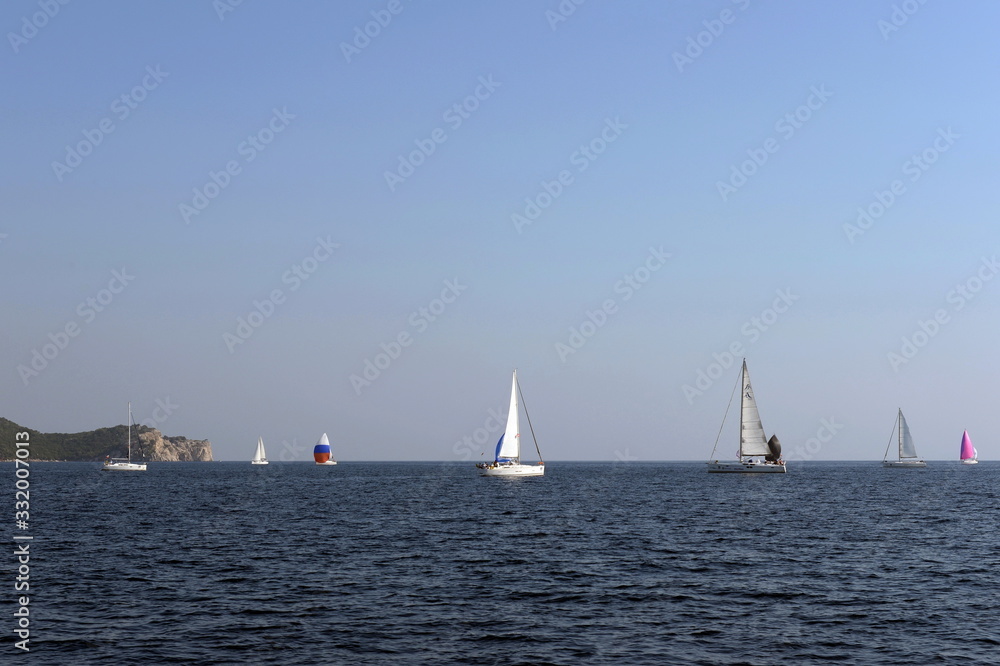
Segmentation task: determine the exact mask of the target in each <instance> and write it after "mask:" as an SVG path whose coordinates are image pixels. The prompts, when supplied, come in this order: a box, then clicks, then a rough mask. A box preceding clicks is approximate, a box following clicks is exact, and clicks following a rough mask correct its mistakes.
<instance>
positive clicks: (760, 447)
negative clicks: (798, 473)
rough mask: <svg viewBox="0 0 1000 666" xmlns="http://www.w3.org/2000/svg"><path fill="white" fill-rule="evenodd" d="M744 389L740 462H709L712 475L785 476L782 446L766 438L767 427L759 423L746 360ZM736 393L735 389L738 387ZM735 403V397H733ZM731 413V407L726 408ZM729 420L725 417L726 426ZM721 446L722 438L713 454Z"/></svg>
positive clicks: (742, 395) (744, 362)
mask: <svg viewBox="0 0 1000 666" xmlns="http://www.w3.org/2000/svg"><path fill="white" fill-rule="evenodd" d="M739 386H742V387H743V391H742V393H741V395H740V450H739V453H738V456H739V457H738V459H737V460H722V461H720V460H712V461H711V462H709V463H708V471H709V472H741V473H750V474H775V473H777V474H783V473H784V472H785V461H784V460H782V459H781V443H780V442H779V441H778V438H777V436H776V435H771V439H767V437H766V436H765V435H764V426H763V425H761V422H760V413H759V412H758V411H757V400H756V398H754V395H753V387H751V386H750V372H749V371H748V370H747V360H746V359H743V372H742V383H741V384H739ZM733 390H736V389H735V387H734V388H733ZM730 404H732V398H730ZM726 414H729V408H728V407H727V408H726ZM725 421H726V417H725V416H723V417H722V422H723V423H725ZM721 435H722V428H721V427H720V428H719V436H721ZM718 446H719V439H718V437H716V439H715V447H713V448H712V455H713V456H714V455H715V448H716V447H718Z"/></svg>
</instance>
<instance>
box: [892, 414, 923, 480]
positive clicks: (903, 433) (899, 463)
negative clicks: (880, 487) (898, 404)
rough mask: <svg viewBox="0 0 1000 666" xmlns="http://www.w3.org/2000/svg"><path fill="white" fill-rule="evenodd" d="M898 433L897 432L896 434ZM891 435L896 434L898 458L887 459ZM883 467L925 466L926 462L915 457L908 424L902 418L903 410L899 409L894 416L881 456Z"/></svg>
mask: <svg viewBox="0 0 1000 666" xmlns="http://www.w3.org/2000/svg"><path fill="white" fill-rule="evenodd" d="M897 433H898V434H897ZM892 435H897V437H896V439H897V442H898V443H899V459H898V460H889V447H891V446H892ZM882 466H883V467H927V463H925V462H924V461H923V460H921V459H920V458H918V457H917V449H916V447H914V446H913V437H912V436H911V435H910V426H908V425H906V419H904V418H903V410H902V409H900V410H899V416H898V417H897V418H896V425H894V426H893V428H892V434H890V435H889V443H888V444H887V445H886V447H885V456H883V457H882Z"/></svg>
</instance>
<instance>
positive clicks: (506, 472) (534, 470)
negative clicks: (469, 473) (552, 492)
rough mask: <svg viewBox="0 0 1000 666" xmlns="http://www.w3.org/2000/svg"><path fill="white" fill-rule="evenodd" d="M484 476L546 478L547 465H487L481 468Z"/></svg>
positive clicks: (480, 471) (480, 470)
mask: <svg viewBox="0 0 1000 666" xmlns="http://www.w3.org/2000/svg"><path fill="white" fill-rule="evenodd" d="M479 473H480V474H481V475H483V476H544V475H545V465H542V464H538V465H522V464H520V463H517V464H512V465H486V466H484V467H480V468H479Z"/></svg>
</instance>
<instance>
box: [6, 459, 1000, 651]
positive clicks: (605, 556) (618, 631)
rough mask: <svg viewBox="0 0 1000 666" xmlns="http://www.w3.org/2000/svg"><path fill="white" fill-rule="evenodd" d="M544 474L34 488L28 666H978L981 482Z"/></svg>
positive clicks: (807, 467)
mask: <svg viewBox="0 0 1000 666" xmlns="http://www.w3.org/2000/svg"><path fill="white" fill-rule="evenodd" d="M3 469H4V475H3V476H4V482H3V483H4V488H5V492H6V493H7V496H9V497H13V488H12V487H11V486H12V484H13V481H12V478H13V470H12V468H11V467H10V465H9V464H8V465H4V466H3ZM546 474H547V476H546V477H544V478H542V479H537V478H536V479H500V478H481V477H478V476H477V475H476V474H475V469H474V468H472V467H471V465H469V464H463V465H454V464H447V465H441V464H432V463H400V464H392V463H370V464H366V463H343V464H340V465H338V466H336V467H317V466H315V465H312V464H307V463H284V464H282V463H273V464H271V465H269V466H266V467H264V466H251V465H250V464H248V463H151V464H150V465H149V471H147V472H146V473H144V474H143V473H136V474H128V473H101V472H99V471H98V468H97V466H96V465H91V464H84V463H62V464H59V463H48V464H42V463H39V464H33V466H32V477H31V480H32V490H31V500H32V506H31V509H32V514H31V515H32V523H33V524H32V533H33V534H34V535H35V540H34V542H33V543H32V546H31V547H32V565H33V568H32V572H31V576H32V583H31V585H32V589H31V598H32V602H31V613H32V616H31V617H32V620H33V624H32V639H33V640H32V643H31V646H32V651H31V655H30V657H29V658H30V663H33V664H86V663H119V664H148V663H178V664H197V663H262V664H341V663H343V664H383V663H386V664H388V663H433V664H448V663H468V664H543V663H550V664H581V663H591V664H599V663H618V664H775V663H787V664H819V663H827V662H840V663H857V664H879V663H887V664H888V663H892V664H933V663H937V664H996V663H998V662H1000V620H998V619H997V617H996V616H997V614H998V613H997V603H998V602H997V599H998V597H1000V585H998V584H997V573H998V564H1000V532H998V529H997V528H998V517H1000V499H998V489H1000V485H998V482H1000V463H989V462H987V463H983V464H980V465H978V466H975V467H963V466H962V465H959V464H958V463H957V462H932V463H930V466H929V467H928V468H927V469H925V470H905V469H883V468H882V467H881V466H880V465H879V464H878V463H875V462H865V463H812V464H810V463H800V464H797V465H796V464H791V465H790V466H789V473H788V474H785V475H759V476H744V475H716V474H711V475H710V474H708V473H706V472H705V469H704V464H700V463H699V464H695V463H678V464H668V463H629V464H625V463H616V464H611V463H559V462H554V463H551V464H550V465H548V466H547V468H546ZM9 557H10V556H8V558H9ZM8 563H9V561H8ZM12 569H13V567H6V568H5V570H7V571H12ZM4 587H5V588H7V589H8V592H7V593H6V594H5V595H3V597H4V598H3V603H4V604H5V606H4V608H6V609H11V608H12V607H13V602H14V595H13V592H11V591H10V586H7V585H4ZM4 616H6V617H8V618H9V617H10V613H9V612H4ZM4 624H5V625H7V627H8V628H7V629H5V630H4V634H5V636H6V637H8V638H9V637H10V636H11V632H12V629H13V625H12V624H11V622H10V621H9V620H7V621H5V622H4ZM4 652H5V653H7V654H8V655H9V654H10V653H11V652H15V650H14V649H13V647H12V645H11V644H10V642H9V640H6V639H5V647H4ZM25 663H28V662H25Z"/></svg>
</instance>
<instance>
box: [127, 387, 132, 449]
mask: <svg viewBox="0 0 1000 666" xmlns="http://www.w3.org/2000/svg"><path fill="white" fill-rule="evenodd" d="M128 461H129V462H132V402H131V401H129V403H128Z"/></svg>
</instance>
